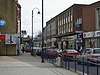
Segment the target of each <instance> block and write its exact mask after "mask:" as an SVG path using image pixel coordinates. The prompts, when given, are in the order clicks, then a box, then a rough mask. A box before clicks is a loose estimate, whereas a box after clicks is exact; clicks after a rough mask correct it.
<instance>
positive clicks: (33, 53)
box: [31, 7, 40, 55]
mask: <svg viewBox="0 0 100 75" xmlns="http://www.w3.org/2000/svg"><path fill="white" fill-rule="evenodd" d="M35 9H37V10H38V13H37V14H40V11H39V9H38V8H37V7H35V8H34V9H33V10H32V52H31V54H32V55H35V52H34V50H33V12H34V10H35Z"/></svg>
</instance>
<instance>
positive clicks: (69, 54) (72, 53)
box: [62, 49, 80, 58]
mask: <svg viewBox="0 0 100 75" xmlns="http://www.w3.org/2000/svg"><path fill="white" fill-rule="evenodd" d="M62 55H63V56H66V57H70V58H75V57H76V56H77V55H80V53H79V52H78V51H77V50H75V49H67V50H65V51H64V52H63V53H62Z"/></svg>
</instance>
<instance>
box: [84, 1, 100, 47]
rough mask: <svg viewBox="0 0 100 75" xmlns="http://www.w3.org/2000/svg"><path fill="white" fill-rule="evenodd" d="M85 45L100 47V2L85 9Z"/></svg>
mask: <svg viewBox="0 0 100 75" xmlns="http://www.w3.org/2000/svg"><path fill="white" fill-rule="evenodd" d="M83 31H84V33H83V34H84V36H83V37H84V45H85V46H86V47H100V34H98V33H99V32H100V1H98V2H95V3H92V4H90V5H89V6H88V7H86V8H84V9H83Z"/></svg>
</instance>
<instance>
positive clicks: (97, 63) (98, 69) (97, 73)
mask: <svg viewBox="0 0 100 75" xmlns="http://www.w3.org/2000/svg"><path fill="white" fill-rule="evenodd" d="M98 70H99V67H98V60H97V75H99V72H98Z"/></svg>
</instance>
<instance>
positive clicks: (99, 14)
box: [96, 8, 100, 29]
mask: <svg viewBox="0 0 100 75" xmlns="http://www.w3.org/2000/svg"><path fill="white" fill-rule="evenodd" d="M96 12H97V13H96V14H97V26H96V28H97V29H100V8H97V9H96Z"/></svg>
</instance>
